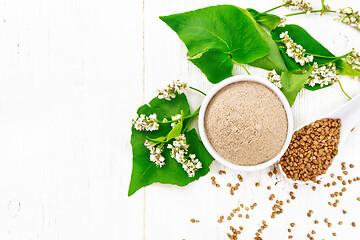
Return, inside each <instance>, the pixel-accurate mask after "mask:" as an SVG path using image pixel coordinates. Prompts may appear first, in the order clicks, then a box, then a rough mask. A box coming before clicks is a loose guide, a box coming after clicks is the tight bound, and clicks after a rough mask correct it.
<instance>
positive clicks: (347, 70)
mask: <svg viewBox="0 0 360 240" xmlns="http://www.w3.org/2000/svg"><path fill="white" fill-rule="evenodd" d="M335 64H336V69H338V70H339V74H340V75H344V76H350V77H360V72H359V71H358V70H355V69H353V68H352V67H350V66H349V65H348V64H347V63H346V62H345V61H344V60H341V59H339V60H336V62H335Z"/></svg>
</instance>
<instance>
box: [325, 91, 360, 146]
mask: <svg viewBox="0 0 360 240" xmlns="http://www.w3.org/2000/svg"><path fill="white" fill-rule="evenodd" d="M329 117H330V118H340V119H341V129H340V143H341V142H345V140H346V138H347V136H348V135H349V133H350V132H351V130H352V129H353V127H355V125H356V124H357V123H359V122H360V94H358V95H357V96H356V97H354V98H353V99H352V100H350V101H349V102H347V103H345V104H344V105H343V106H341V107H339V108H337V109H336V110H334V111H333V112H331V113H330V114H329Z"/></svg>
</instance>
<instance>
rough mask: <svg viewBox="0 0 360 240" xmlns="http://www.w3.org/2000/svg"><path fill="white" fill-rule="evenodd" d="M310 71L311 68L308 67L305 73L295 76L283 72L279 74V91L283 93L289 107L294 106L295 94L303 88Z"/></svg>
mask: <svg viewBox="0 0 360 240" xmlns="http://www.w3.org/2000/svg"><path fill="white" fill-rule="evenodd" d="M312 71H313V67H310V69H309V70H308V71H307V72H306V73H301V74H295V73H291V72H283V73H282V74H281V79H280V82H281V85H282V87H281V91H282V92H283V93H284V95H285V97H286V98H287V100H288V102H289V104H290V106H292V105H293V104H294V102H295V99H296V96H297V94H298V93H299V92H300V90H301V89H302V88H303V87H304V84H305V83H306V80H307V79H308V78H309V77H310V75H311V73H312Z"/></svg>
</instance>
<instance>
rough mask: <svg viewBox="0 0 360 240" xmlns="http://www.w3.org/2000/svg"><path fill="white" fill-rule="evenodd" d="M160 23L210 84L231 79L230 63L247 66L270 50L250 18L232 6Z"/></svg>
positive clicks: (178, 16) (174, 16)
mask: <svg viewBox="0 0 360 240" xmlns="http://www.w3.org/2000/svg"><path fill="white" fill-rule="evenodd" d="M160 19H161V20H162V21H164V22H165V23H166V24H167V25H168V26H169V27H170V28H171V29H173V30H174V31H175V32H176V33H177V34H178V36H179V37H180V39H181V40H182V41H183V42H184V43H185V45H186V47H187V49H188V51H189V52H188V55H189V57H190V61H191V62H193V63H194V64H195V65H196V66H197V67H199V68H200V70H201V71H202V72H204V73H205V75H206V76H207V78H208V79H209V81H211V82H212V83H217V82H220V81H221V80H223V79H225V78H227V77H229V76H231V71H232V69H233V62H232V61H235V62H237V63H240V64H247V63H250V62H253V61H255V60H257V59H259V58H262V57H264V56H266V55H267V54H268V53H269V50H270V48H269V46H268V44H267V43H266V41H264V40H263V39H262V36H261V34H260V33H259V32H258V30H257V28H256V25H257V23H256V21H255V20H254V19H253V17H252V16H251V14H250V13H249V12H248V11H246V10H245V9H241V8H238V7H236V6H232V5H219V6H212V7H207V8H202V9H198V10H195V11H190V12H185V13H179V14H174V15H169V16H163V17H160Z"/></svg>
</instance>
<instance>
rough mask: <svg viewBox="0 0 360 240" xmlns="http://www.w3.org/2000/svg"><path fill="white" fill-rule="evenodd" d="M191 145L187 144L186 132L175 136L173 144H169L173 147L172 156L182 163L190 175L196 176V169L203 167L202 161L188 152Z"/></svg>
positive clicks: (169, 146)
mask: <svg viewBox="0 0 360 240" xmlns="http://www.w3.org/2000/svg"><path fill="white" fill-rule="evenodd" d="M188 147H189V145H187V144H186V137H185V135H184V134H181V135H179V136H178V137H176V138H175V140H174V141H173V143H172V145H171V144H168V148H169V149H171V153H170V155H171V157H172V158H174V159H175V160H176V161H177V162H178V163H180V164H181V165H182V168H183V169H184V171H185V172H186V173H187V174H188V176H189V177H194V176H195V171H196V170H198V169H200V168H201V167H202V165H201V162H200V161H199V160H198V159H196V156H195V154H188Z"/></svg>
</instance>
